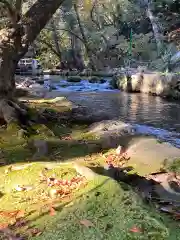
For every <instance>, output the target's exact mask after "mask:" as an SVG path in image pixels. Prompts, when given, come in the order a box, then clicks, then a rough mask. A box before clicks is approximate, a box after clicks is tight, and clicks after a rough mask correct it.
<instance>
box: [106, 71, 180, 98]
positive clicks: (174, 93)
mask: <svg viewBox="0 0 180 240" xmlns="http://www.w3.org/2000/svg"><path fill="white" fill-rule="evenodd" d="M110 85H111V86H112V87H113V88H114V89H119V90H121V91H125V92H129V93H144V94H148V95H152V96H160V97H162V98H165V99H168V100H180V73H162V72H151V71H144V70H136V69H132V70H129V71H127V70H126V71H121V72H119V73H117V74H114V76H113V77H112V80H111V81H110Z"/></svg>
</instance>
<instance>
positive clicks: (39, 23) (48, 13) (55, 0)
mask: <svg viewBox="0 0 180 240" xmlns="http://www.w3.org/2000/svg"><path fill="white" fill-rule="evenodd" d="M63 2H64V0H37V1H36V2H35V3H34V4H33V6H32V7H31V8H30V9H29V10H28V11H27V12H26V13H25V14H24V15H23V16H22V18H21V21H20V24H21V25H22V26H23V28H24V35H23V37H22V47H21V49H20V51H19V53H18V57H19V58H21V57H22V56H23V55H24V54H25V53H26V52H27V50H28V47H29V46H30V45H31V44H32V42H33V41H34V40H35V39H36V37H37V36H38V34H39V33H40V32H41V30H42V29H43V28H44V27H45V25H46V24H47V22H49V20H50V19H51V17H52V16H53V14H54V13H55V12H56V10H57V9H58V8H59V7H60V5H61V4H62V3H63Z"/></svg>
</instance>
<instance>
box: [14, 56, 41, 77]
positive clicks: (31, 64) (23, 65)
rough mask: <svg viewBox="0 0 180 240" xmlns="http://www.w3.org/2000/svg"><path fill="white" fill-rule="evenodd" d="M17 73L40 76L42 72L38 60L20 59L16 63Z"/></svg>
mask: <svg viewBox="0 0 180 240" xmlns="http://www.w3.org/2000/svg"><path fill="white" fill-rule="evenodd" d="M17 72H19V73H22V74H23V73H28V74H32V75H37V74H41V73H42V72H43V71H42V67H41V65H40V63H39V62H38V60H36V59H33V58H22V59H21V60H20V61H19V62H18V67H17Z"/></svg>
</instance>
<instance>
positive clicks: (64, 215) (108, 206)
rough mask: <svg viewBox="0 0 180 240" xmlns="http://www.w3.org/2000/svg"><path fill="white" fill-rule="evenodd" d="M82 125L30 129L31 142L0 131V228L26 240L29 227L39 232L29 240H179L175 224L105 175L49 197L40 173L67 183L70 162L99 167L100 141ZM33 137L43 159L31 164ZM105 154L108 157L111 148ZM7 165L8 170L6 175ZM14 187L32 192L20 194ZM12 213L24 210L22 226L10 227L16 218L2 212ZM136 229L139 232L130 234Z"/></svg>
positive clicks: (71, 172) (72, 174) (12, 131)
mask: <svg viewBox="0 0 180 240" xmlns="http://www.w3.org/2000/svg"><path fill="white" fill-rule="evenodd" d="M43 104H44V103H43ZM40 105H41V104H39V106H38V107H39V108H40ZM48 106H49V105H48ZM36 107H37V106H36ZM43 107H44V105H43ZM56 107H57V106H56ZM56 107H55V108H56ZM51 108H52V105H51ZM61 110H62V109H61ZM61 110H60V111H61ZM53 111H56V109H53ZM87 127H88V126H86V125H72V124H71V123H66V124H64V123H63V124H62V123H59V122H58V121H57V122H56V123H55V124H54V123H52V122H49V126H45V125H36V126H34V129H35V130H36V131H37V132H38V135H36V136H35V135H32V136H31V137H30V139H27V138H18V136H17V132H16V128H13V127H12V128H9V129H8V131H6V130H5V129H1V130H0V149H2V150H3V152H2V159H3V160H4V164H2V165H3V166H1V167H0V176H1V183H0V226H1V224H3V223H8V224H9V225H10V226H11V228H12V230H13V232H15V233H18V234H20V235H22V236H27V235H28V237H29V239H31V237H32V236H31V233H30V230H29V229H34V228H38V229H40V231H42V234H41V235H39V236H36V237H34V239H45V240H46V239H47V240H49V239H53V240H56V239H57V240H59V239H63V240H69V239H73V240H76V239H78V240H84V239H86V240H87V239H106V240H112V239H114V240H116V239H117V240H119V239H122V240H123V239H124V240H126V239H133V240H135V239H137V240H139V239H143V240H146V239H147V240H158V239H159V240H161V239H167V240H178V239H179V236H180V229H179V227H178V223H177V222H175V221H173V220H171V219H170V218H168V217H166V216H165V215H162V214H160V213H159V212H157V211H156V210H155V208H154V207H153V206H148V205H146V204H145V203H144V202H142V200H141V198H140V197H139V196H138V195H137V194H136V193H135V192H134V191H133V190H132V189H131V188H130V187H129V186H128V185H126V184H124V183H121V182H119V183H117V182H115V181H114V180H112V179H110V178H108V177H105V176H102V175H99V176H98V177H96V178H95V179H94V180H93V181H89V182H86V185H83V186H81V187H79V189H75V190H73V191H72V192H71V193H70V194H69V195H67V196H66V197H63V198H61V196H60V197H58V198H55V199H54V198H51V197H50V191H51V190H52V189H53V188H54V187H51V186H48V185H47V183H46V182H40V181H39V180H40V175H41V174H42V172H44V169H47V170H46V176H47V177H52V176H53V177H55V178H57V179H66V180H70V179H72V178H73V177H75V176H77V173H76V171H75V169H74V168H73V166H72V161H74V160H78V161H81V162H82V163H83V164H84V165H86V166H92V165H93V166H95V165H96V166H101V167H102V165H103V164H104V158H103V157H102V154H101V153H102V150H101V146H100V145H99V139H98V138H97V137H95V136H94V135H93V134H89V133H88V132H87ZM37 138H39V139H43V140H46V141H47V143H48V148H49V149H48V155H47V156H46V157H42V158H40V159H39V160H32V156H33V154H34V149H33V148H31V147H30V145H29V141H32V140H34V139H37ZM106 153H107V155H108V154H110V153H113V150H112V149H110V150H109V151H106ZM64 161H67V162H66V163H64ZM10 164H11V167H12V168H11V169H10V170H9V171H7V169H9V165H10ZM18 185H20V186H22V185H25V186H31V187H32V189H30V190H29V191H20V192H19V191H17V186H18ZM51 206H53V208H54V209H55V215H54V216H51V215H50V207H51ZM14 210H21V211H24V213H25V214H24V217H23V218H24V220H26V221H27V225H26V226H21V225H20V226H18V227H14V225H13V224H14V223H15V222H16V221H17V219H15V218H12V217H8V216H4V215H3V214H2V212H3V211H4V212H8V211H14ZM82 220H88V221H90V223H91V225H92V226H91V227H88V226H85V225H83V224H81V221H82ZM27 226H28V228H27ZM135 227H136V228H137V229H139V232H136V233H135V232H132V231H131V229H132V228H135ZM0 239H1V237H0Z"/></svg>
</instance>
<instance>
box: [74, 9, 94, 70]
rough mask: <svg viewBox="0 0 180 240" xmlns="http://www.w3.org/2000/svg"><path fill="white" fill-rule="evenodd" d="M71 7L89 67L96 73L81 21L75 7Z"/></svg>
mask: <svg viewBox="0 0 180 240" xmlns="http://www.w3.org/2000/svg"><path fill="white" fill-rule="evenodd" d="M73 6H74V10H75V13H76V17H77V22H78V25H79V30H80V32H81V36H82V39H83V41H84V46H85V49H86V52H87V55H88V58H89V62H90V66H91V68H92V70H93V71H96V64H95V61H94V58H93V56H92V52H91V49H90V48H89V46H88V40H87V38H86V35H85V33H84V28H83V26H82V24H81V19H80V16H79V12H78V8H77V5H76V4H73Z"/></svg>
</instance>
